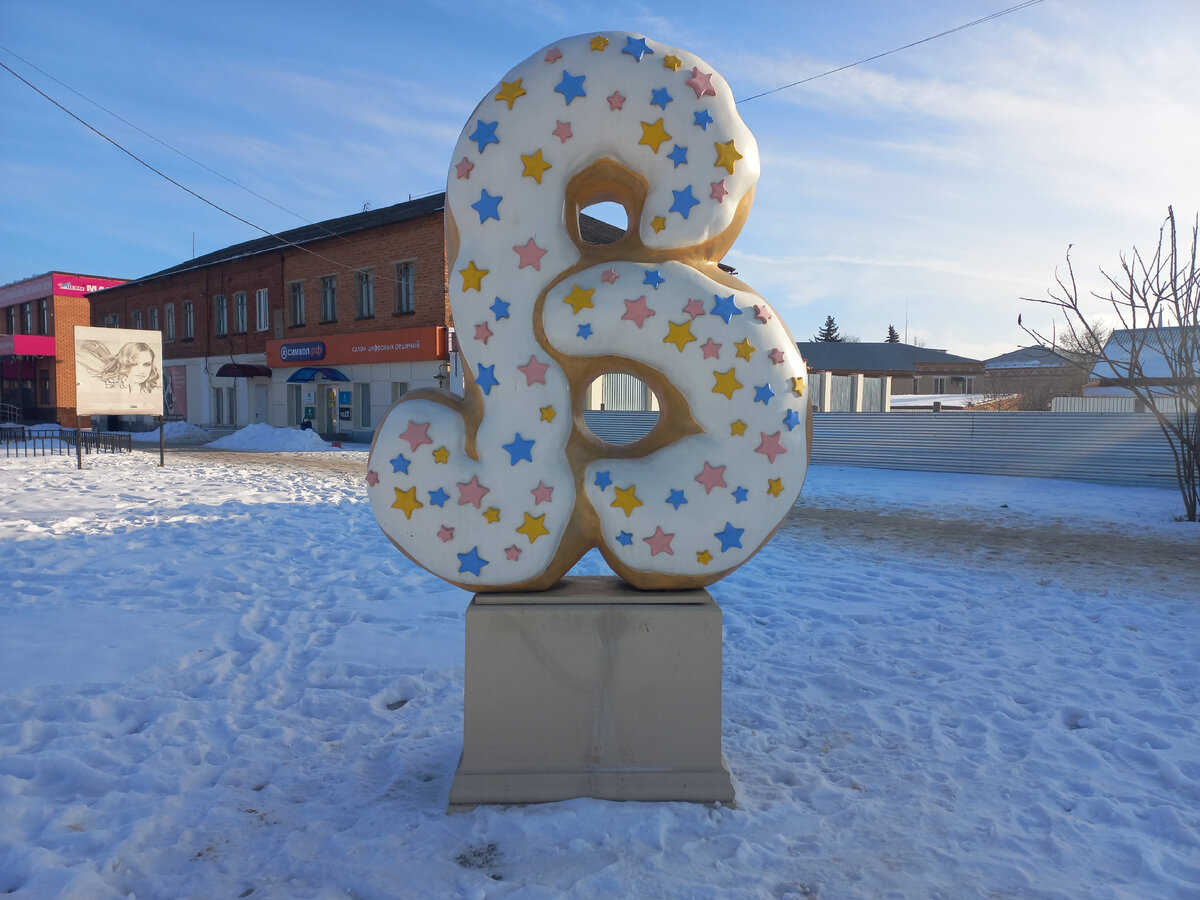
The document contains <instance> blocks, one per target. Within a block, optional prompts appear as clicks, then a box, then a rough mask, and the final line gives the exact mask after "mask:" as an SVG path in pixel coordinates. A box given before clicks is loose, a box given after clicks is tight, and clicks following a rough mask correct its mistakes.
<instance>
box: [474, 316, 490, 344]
mask: <svg viewBox="0 0 1200 900" xmlns="http://www.w3.org/2000/svg"><path fill="white" fill-rule="evenodd" d="M491 336H492V327H491V326H490V325H488V323H487V322H480V323H479V324H478V325H476V326H475V340H477V341H481V342H482V343H483V345H484V346H485V347H486V346H487V342H488V338H490V337H491Z"/></svg>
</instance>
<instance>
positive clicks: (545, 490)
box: [529, 481, 554, 506]
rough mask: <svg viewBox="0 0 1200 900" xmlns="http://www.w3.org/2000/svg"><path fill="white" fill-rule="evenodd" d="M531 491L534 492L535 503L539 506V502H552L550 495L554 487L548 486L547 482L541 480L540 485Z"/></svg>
mask: <svg viewBox="0 0 1200 900" xmlns="http://www.w3.org/2000/svg"><path fill="white" fill-rule="evenodd" d="M529 493H531V494H533V505H534V506H537V505H538V504H539V503H549V502H550V495H551V494H553V493H554V488H552V487H547V486H546V484H545V482H542V481H539V482H538V486H537V487H535V488H534V489H533V490H532V491H530V492H529Z"/></svg>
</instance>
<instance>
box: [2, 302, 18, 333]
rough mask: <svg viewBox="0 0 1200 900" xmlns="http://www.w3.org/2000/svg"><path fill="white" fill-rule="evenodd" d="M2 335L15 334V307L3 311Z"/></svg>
mask: <svg viewBox="0 0 1200 900" xmlns="http://www.w3.org/2000/svg"><path fill="white" fill-rule="evenodd" d="M4 333H5V334H16V333H17V308H16V307H15V306H10V307H9V308H8V309H6V310H5V311H4Z"/></svg>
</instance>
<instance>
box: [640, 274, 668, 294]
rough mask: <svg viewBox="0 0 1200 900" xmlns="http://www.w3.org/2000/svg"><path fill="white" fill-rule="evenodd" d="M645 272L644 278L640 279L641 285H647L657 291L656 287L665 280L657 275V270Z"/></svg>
mask: <svg viewBox="0 0 1200 900" xmlns="http://www.w3.org/2000/svg"><path fill="white" fill-rule="evenodd" d="M645 272H646V277H645V278H643V279H642V284H648V285H650V286H651V287H652V288H654V289H655V290H656V291H657V290H658V286H659V285H660V284H663V283H664V282H666V280H667V279H665V278H663V277H662V275H660V274H659V272H658V269H646V270H645Z"/></svg>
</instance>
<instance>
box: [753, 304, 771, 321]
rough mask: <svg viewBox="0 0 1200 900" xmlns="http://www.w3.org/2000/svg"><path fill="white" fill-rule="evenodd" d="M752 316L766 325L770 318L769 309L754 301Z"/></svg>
mask: <svg viewBox="0 0 1200 900" xmlns="http://www.w3.org/2000/svg"><path fill="white" fill-rule="evenodd" d="M754 318H756V319H758V321H760V322H762V323H763V324H764V325H766V324H767V322H769V321H770V319H771V310H769V309H768V308H767V307H765V306H759V305H758V304H757V303H756V304H754Z"/></svg>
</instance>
